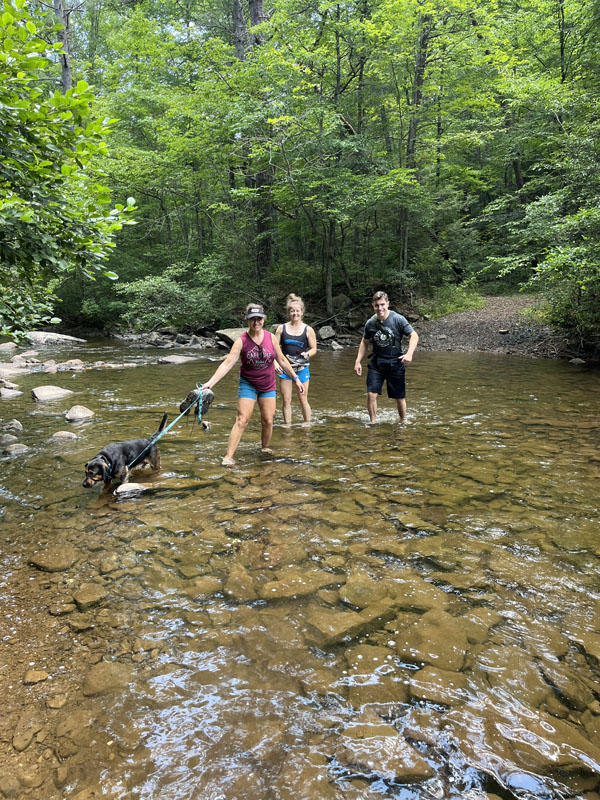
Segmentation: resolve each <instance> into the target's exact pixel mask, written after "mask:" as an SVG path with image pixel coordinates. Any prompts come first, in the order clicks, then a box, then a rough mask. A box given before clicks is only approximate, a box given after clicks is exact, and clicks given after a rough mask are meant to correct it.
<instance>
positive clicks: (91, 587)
mask: <svg viewBox="0 0 600 800" xmlns="http://www.w3.org/2000/svg"><path fill="white" fill-rule="evenodd" d="M105 597H106V591H105V589H104V586H102V584H100V583H84V584H82V585H81V586H80V587H79V589H78V590H77V591H76V592H74V593H73V599H74V600H75V602H76V603H77V605H78V606H79V608H80V610H81V611H85V610H86V609H88V608H90V607H91V606H95V605H97V604H98V603H100V602H101V601H102V600H104V598H105Z"/></svg>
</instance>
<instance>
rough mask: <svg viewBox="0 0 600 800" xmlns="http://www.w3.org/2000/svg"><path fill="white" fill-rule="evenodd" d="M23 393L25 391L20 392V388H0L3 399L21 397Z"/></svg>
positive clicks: (0, 395)
mask: <svg viewBox="0 0 600 800" xmlns="http://www.w3.org/2000/svg"><path fill="white" fill-rule="evenodd" d="M22 394H23V392H20V391H19V390H18V389H6V388H2V389H0V397H1V398H2V399H3V400H12V399H13V398H15V397H19V396H20V395H22Z"/></svg>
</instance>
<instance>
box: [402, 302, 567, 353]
mask: <svg viewBox="0 0 600 800" xmlns="http://www.w3.org/2000/svg"><path fill="white" fill-rule="evenodd" d="M486 299H487V303H486V305H485V306H484V307H483V308H478V309H472V310H470V311H460V312H457V313H455V314H448V315H447V316H444V317H439V318H438V319H435V320H429V321H425V322H423V321H421V320H420V321H419V322H418V323H417V325H416V327H417V330H418V332H419V347H420V348H422V349H425V350H438V351H439V350H458V351H465V352H475V351H480V352H487V353H499V354H502V355H518V356H526V357H529V358H567V357H571V356H573V355H574V353H573V352H572V351H571V350H569V345H568V341H567V339H566V337H565V336H564V335H563V334H561V333H560V332H559V331H557V330H556V329H555V328H552V327H551V326H550V325H543V324H541V323H539V322H536V321H535V320H534V319H533V318H532V315H531V314H528V313H526V311H527V309H530V308H532V307H534V306H535V304H536V300H535V299H534V298H532V297H531V296H527V295H512V296H501V297H488V298H486Z"/></svg>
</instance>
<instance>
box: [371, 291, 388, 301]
mask: <svg viewBox="0 0 600 800" xmlns="http://www.w3.org/2000/svg"><path fill="white" fill-rule="evenodd" d="M389 299H390V298H389V297H388V296H387V294H386V293H385V292H375V294H374V295H373V299H372V300H371V302H372V303H376V302H377V301H378V300H387V301H388V302H389Z"/></svg>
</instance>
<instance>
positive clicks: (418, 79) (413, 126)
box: [406, 15, 431, 169]
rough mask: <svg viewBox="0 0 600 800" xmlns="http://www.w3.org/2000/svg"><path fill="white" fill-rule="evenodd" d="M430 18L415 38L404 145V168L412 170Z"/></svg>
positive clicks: (424, 20) (421, 24)
mask: <svg viewBox="0 0 600 800" xmlns="http://www.w3.org/2000/svg"><path fill="white" fill-rule="evenodd" d="M430 23H431V17H430V16H428V15H426V16H424V17H423V18H422V19H421V20H420V31H419V35H418V37H417V50H416V53H415V70H414V78H413V90H412V96H411V103H410V105H411V115H410V122H409V125H408V141H407V144H406V166H407V167H408V169H414V168H415V166H416V153H417V132H418V127H419V117H418V115H419V110H420V108H421V105H422V103H423V82H424V80H425V67H426V65H427V52H428V47H429V38H430V36H431V28H430Z"/></svg>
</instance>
